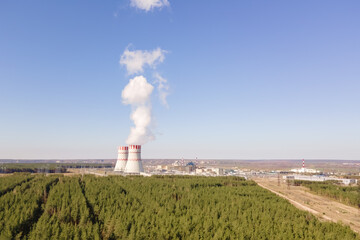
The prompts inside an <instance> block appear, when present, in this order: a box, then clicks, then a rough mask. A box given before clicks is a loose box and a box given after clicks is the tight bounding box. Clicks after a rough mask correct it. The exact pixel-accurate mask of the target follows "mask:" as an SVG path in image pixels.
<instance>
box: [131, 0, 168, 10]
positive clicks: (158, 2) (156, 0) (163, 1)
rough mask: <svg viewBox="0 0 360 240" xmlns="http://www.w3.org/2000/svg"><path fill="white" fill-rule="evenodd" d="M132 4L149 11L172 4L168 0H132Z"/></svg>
mask: <svg viewBox="0 0 360 240" xmlns="http://www.w3.org/2000/svg"><path fill="white" fill-rule="evenodd" d="M130 5H131V6H132V7H136V8H139V9H141V10H145V11H146V12H148V11H150V10H152V9H154V8H162V7H164V6H169V5H170V4H169V1H168V0H130Z"/></svg>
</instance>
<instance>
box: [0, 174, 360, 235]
mask: <svg viewBox="0 0 360 240" xmlns="http://www.w3.org/2000/svg"><path fill="white" fill-rule="evenodd" d="M12 177H13V176H10V177H9V178H12ZM0 207H1V209H0V214H3V212H5V213H6V214H5V215H4V216H6V217H1V218H0V226H1V228H0V239H275V240H276V239H359V237H358V235H356V234H355V233H354V232H353V231H352V230H351V229H350V228H349V227H345V226H342V225H340V224H336V223H330V222H320V221H319V220H317V219H316V218H315V217H314V216H313V215H311V214H310V213H307V212H304V211H300V210H298V209H297V208H295V207H294V206H292V205H291V204H290V203H289V202H288V201H286V200H284V199H282V198H280V197H278V196H277V195H275V194H273V193H271V192H269V191H267V190H265V189H263V188H261V187H259V186H257V184H256V183H255V182H253V181H245V180H244V179H243V178H238V177H216V178H207V177H189V176H184V177H181V176H166V177H163V176H153V177H146V178H144V177H139V176H127V177H121V176H109V177H95V176H93V175H84V176H75V177H64V176H60V175H58V176H54V177H44V176H41V177H34V178H33V179H30V180H29V181H27V182H23V183H22V184H20V185H18V186H16V187H15V188H14V189H13V190H12V191H10V192H8V193H6V194H4V195H3V196H2V197H0ZM5 209H7V210H5ZM11 213H15V214H14V215H17V216H11ZM1 216H2V215H1ZM9 222H10V223H11V224H12V226H10V225H9V224H8V223H9Z"/></svg>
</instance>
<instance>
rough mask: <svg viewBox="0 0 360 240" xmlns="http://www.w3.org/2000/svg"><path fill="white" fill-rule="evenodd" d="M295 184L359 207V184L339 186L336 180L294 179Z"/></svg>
mask: <svg viewBox="0 0 360 240" xmlns="http://www.w3.org/2000/svg"><path fill="white" fill-rule="evenodd" d="M294 184H295V185H297V186H300V185H301V186H304V187H307V188H309V190H310V191H312V192H314V193H316V194H319V195H322V196H326V197H329V198H332V199H335V200H337V201H339V202H341V203H344V204H347V205H350V206H353V207H359V208H360V185H358V186H341V185H340V184H339V183H338V182H336V181H326V182H311V181H301V180H295V182H294Z"/></svg>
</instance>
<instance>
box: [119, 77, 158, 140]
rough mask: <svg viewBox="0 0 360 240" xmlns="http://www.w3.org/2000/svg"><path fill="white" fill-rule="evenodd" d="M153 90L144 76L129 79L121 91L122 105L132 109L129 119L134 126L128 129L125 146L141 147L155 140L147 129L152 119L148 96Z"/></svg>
mask: <svg viewBox="0 0 360 240" xmlns="http://www.w3.org/2000/svg"><path fill="white" fill-rule="evenodd" d="M153 89H154V87H153V86H152V85H151V84H150V83H148V82H147V81H146V78H145V77H144V76H137V77H134V78H133V79H130V81H129V83H128V85H126V87H125V88H124V90H123V91H122V99H123V103H124V104H130V105H131V107H132V113H131V116H130V118H131V120H132V121H133V122H134V125H135V126H134V127H131V129H130V135H129V137H128V139H127V140H126V143H127V144H139V145H142V144H145V143H146V142H148V141H150V140H154V139H155V137H154V134H153V133H152V132H151V130H150V129H149V126H150V123H151V119H152V116H151V102H150V96H151V93H152V91H153Z"/></svg>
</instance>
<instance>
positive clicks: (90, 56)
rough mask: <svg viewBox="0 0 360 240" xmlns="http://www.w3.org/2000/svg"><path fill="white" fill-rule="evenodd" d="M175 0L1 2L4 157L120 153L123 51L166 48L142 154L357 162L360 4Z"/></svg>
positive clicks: (124, 124)
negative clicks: (146, 0) (161, 86)
mask: <svg viewBox="0 0 360 240" xmlns="http://www.w3.org/2000/svg"><path fill="white" fill-rule="evenodd" d="M168 3H169V5H168V6H163V7H162V8H153V9H151V10H149V11H146V10H142V9H139V8H136V7H134V6H132V5H131V4H130V1H129V0H121V1H76V2H74V1H10V0H5V1H1V2H0V158H21V159H31V158H35V159H36V158H40V159H41V158H52V159H57V158H116V154H117V153H116V147H117V146H118V145H123V144H125V140H126V138H127V137H128V135H129V132H130V127H131V126H132V125H133V123H132V122H131V120H130V117H129V116H130V113H131V107H130V106H125V105H123V104H122V99H121V93H122V90H123V88H124V87H125V86H126V85H127V83H128V82H129V79H130V78H132V77H133V76H130V75H129V74H128V73H127V72H126V68H125V67H124V66H121V65H120V64H119V60H120V57H121V55H122V54H123V52H124V51H125V49H127V48H129V49H133V50H148V51H150V50H153V49H155V48H158V47H159V48H161V49H163V50H166V51H167V53H166V54H165V60H164V61H163V62H162V63H160V64H158V65H157V67H156V71H157V72H158V73H160V74H161V76H163V77H164V78H166V79H167V80H168V84H169V86H170V90H169V92H170V94H169V96H168V98H167V102H168V104H169V108H166V107H164V106H163V105H162V104H161V102H160V100H159V98H158V93H157V92H156V91H154V93H153V94H152V96H151V102H152V113H153V123H152V127H153V128H152V131H153V132H154V134H155V136H156V140H154V141H150V142H148V143H147V144H145V145H144V146H143V157H144V158H181V157H184V158H195V157H198V158H200V159H202V158H203V159H205V158H213V159H214V158H217V159H289V158H291V159H300V158H305V159H306V158H307V159H310V158H313V159H357V160H359V159H360V110H359V109H360V94H359V93H360V67H359V66H360V44H359V43H360V31H359V29H360V15H359V14H358V13H359V11H360V2H359V1H355V0H354V1H315V2H314V1H235V0H234V1H230V0H229V1H206V4H205V1H185V0H181V1H179V0H177V1H176V0H173V1H172V0H169V2H168ZM153 73H154V69H152V68H146V69H145V71H144V72H143V73H142V74H143V75H145V76H146V77H147V79H148V81H149V82H150V83H153V81H154V80H155V79H154V77H153Z"/></svg>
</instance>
